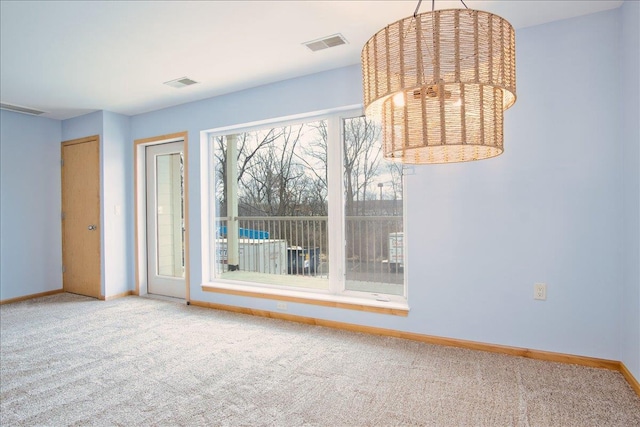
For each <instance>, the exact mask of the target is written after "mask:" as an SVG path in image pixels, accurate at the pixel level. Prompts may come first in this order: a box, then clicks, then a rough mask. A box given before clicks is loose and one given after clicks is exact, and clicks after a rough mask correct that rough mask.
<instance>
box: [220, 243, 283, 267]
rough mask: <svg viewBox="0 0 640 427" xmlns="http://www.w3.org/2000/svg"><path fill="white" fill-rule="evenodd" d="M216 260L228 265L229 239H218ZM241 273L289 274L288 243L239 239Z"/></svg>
mask: <svg viewBox="0 0 640 427" xmlns="http://www.w3.org/2000/svg"><path fill="white" fill-rule="evenodd" d="M216 259H217V262H218V263H220V264H226V263H227V259H228V258H227V239H216ZM238 260H239V263H238V267H239V268H240V270H241V271H252V272H256V273H268V274H287V242H286V241H285V240H277V239H238Z"/></svg>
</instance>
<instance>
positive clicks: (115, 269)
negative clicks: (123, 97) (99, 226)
mask: <svg viewBox="0 0 640 427" xmlns="http://www.w3.org/2000/svg"><path fill="white" fill-rule="evenodd" d="M130 121H131V119H130V118H129V117H128V116H124V115H121V114H116V113H112V112H109V111H104V112H103V145H104V147H103V158H102V171H103V176H104V180H103V188H102V197H103V199H104V200H103V206H104V215H103V216H104V223H103V224H104V226H103V228H104V252H105V256H104V269H105V285H104V286H105V293H104V295H105V296H106V297H110V296H113V295H120V294H123V293H125V292H127V291H130V290H133V289H134V285H133V283H134V282H133V245H134V242H133V227H132V224H131V214H132V212H133V185H132V183H133V160H132V153H133V143H132V141H131V139H130V134H131V129H130Z"/></svg>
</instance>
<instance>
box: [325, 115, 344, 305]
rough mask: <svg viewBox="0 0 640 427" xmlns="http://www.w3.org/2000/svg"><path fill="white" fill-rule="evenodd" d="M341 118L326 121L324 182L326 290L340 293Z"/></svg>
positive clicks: (342, 193) (342, 189)
mask: <svg viewBox="0 0 640 427" xmlns="http://www.w3.org/2000/svg"><path fill="white" fill-rule="evenodd" d="M342 138H343V132H342V118H341V117H339V116H338V115H332V116H330V117H329V118H328V119H327V168H328V171H327V181H328V183H327V184H328V187H329V192H328V193H329V194H328V206H329V207H328V213H329V221H328V225H327V228H328V232H329V289H330V290H331V292H332V293H338V292H342V291H344V277H345V275H344V259H345V256H344V248H345V245H344V242H345V237H344V179H343V176H342V174H343V171H342V146H343V142H342Z"/></svg>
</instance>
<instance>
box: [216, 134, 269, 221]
mask: <svg viewBox="0 0 640 427" xmlns="http://www.w3.org/2000/svg"><path fill="white" fill-rule="evenodd" d="M278 132H279V130H278V129H268V130H267V131H266V132H244V133H241V134H239V135H237V140H236V144H237V161H238V176H237V178H238V182H240V180H241V179H242V177H243V176H244V174H245V173H246V172H247V170H248V169H249V168H250V167H252V166H253V165H254V162H252V160H253V158H254V157H255V156H256V155H257V153H258V152H260V150H262V149H263V148H264V147H267V146H269V145H271V144H273V142H274V141H276V140H277V139H278V138H279V137H280V134H279V133H278ZM252 142H253V143H252ZM214 157H215V160H216V161H215V164H216V172H215V173H216V195H217V198H218V202H219V204H220V216H226V214H227V185H228V182H227V141H226V137H224V136H217V137H215V138H214Z"/></svg>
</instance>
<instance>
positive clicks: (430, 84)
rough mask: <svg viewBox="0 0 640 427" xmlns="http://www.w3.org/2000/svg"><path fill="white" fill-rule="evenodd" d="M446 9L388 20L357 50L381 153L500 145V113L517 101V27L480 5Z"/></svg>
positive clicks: (460, 153) (419, 160) (444, 158)
mask: <svg viewBox="0 0 640 427" xmlns="http://www.w3.org/2000/svg"><path fill="white" fill-rule="evenodd" d="M461 2H462V4H463V5H464V7H465V9H446V10H438V11H435V10H434V9H435V0H433V1H432V8H431V12H426V13H421V14H418V9H419V8H420V3H422V0H419V1H418V5H417V7H416V10H415V12H414V14H413V16H410V17H408V18H405V19H401V20H399V21H396V22H394V23H392V24H389V25H388V26H387V27H385V28H384V29H382V30H380V31H378V32H377V33H376V34H375V35H374V36H373V37H371V39H369V41H367V43H366V44H365V45H364V48H363V49H362V57H361V58H362V75H363V87H364V105H365V113H366V115H367V117H369V118H372V119H374V120H376V121H378V122H380V123H381V125H382V145H383V150H384V156H385V157H386V158H388V159H392V160H399V161H401V162H403V163H408V164H429V163H453V162H466V161H471V160H480V159H486V158H490V157H495V156H497V155H499V154H501V153H502V152H503V139H504V138H503V137H504V135H503V113H504V110H506V109H507V108H509V107H511V106H512V105H513V104H514V103H515V101H516V73H515V70H516V64H515V32H514V30H513V27H512V26H511V24H510V23H509V22H507V21H506V20H505V19H503V18H501V17H499V16H497V15H494V14H491V13H488V12H483V11H479V10H472V9H469V8H467V5H466V4H465V3H464V1H462V0H461Z"/></svg>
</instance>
